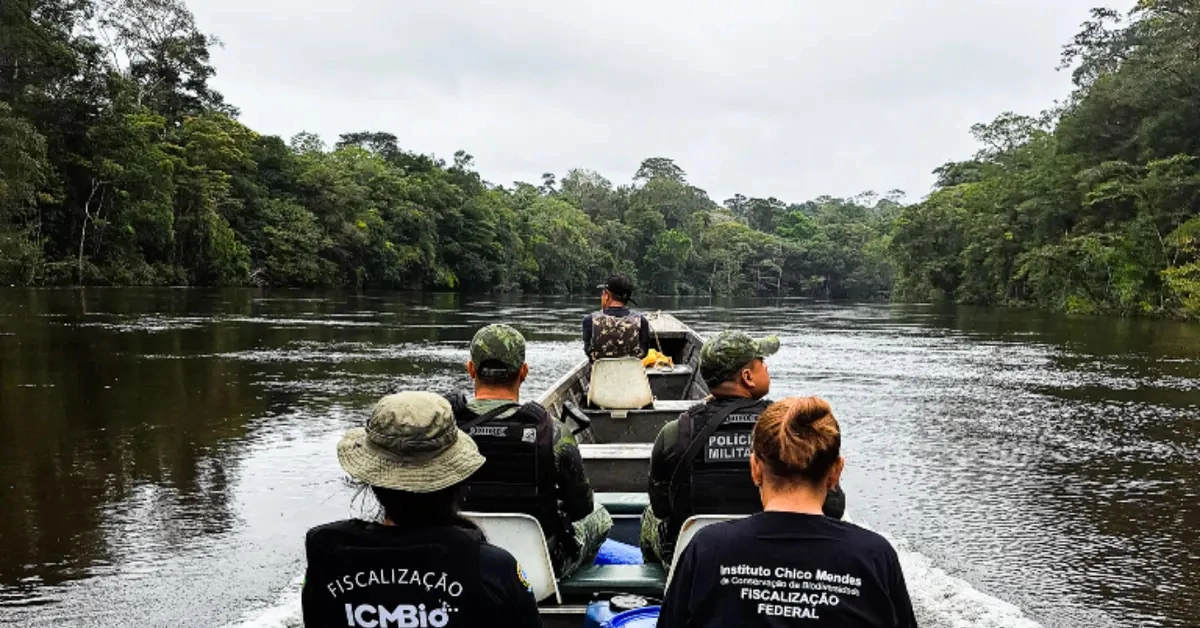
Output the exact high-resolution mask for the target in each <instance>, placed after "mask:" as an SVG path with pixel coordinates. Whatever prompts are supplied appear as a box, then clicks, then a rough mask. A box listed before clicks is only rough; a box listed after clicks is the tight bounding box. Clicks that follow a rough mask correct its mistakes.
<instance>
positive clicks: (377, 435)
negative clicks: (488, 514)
mask: <svg viewBox="0 0 1200 628" xmlns="http://www.w3.org/2000/svg"><path fill="white" fill-rule="evenodd" d="M337 453H338V462H339V463H341V465H342V469H344V470H345V471H346V473H348V474H349V475H350V477H352V478H354V479H356V480H358V481H359V482H363V483H366V484H369V485H371V486H378V487H381V488H390V489H396V490H400V491H410V492H413V493H432V492H435V491H440V490H442V489H444V488H449V487H451V486H454V485H455V484H458V483H460V482H462V481H463V480H466V479H467V478H469V477H471V474H473V473H475V472H476V471H478V470H479V467H482V466H483V463H484V458H483V456H482V455H480V453H479V448H478V447H476V446H475V441H473V440H471V437H470V436H467V435H466V433H464V432H463V431H462V430H460V429H458V424H457V423H455V421H454V412H453V411H452V410H451V409H450V402H448V401H446V399H445V398H443V397H442V396H441V395H436V394H434V393H429V392H415V391H413V392H402V393H397V394H394V395H388V396H386V397H384V398H383V399H380V400H379V402H378V403H376V404H375V408H374V409H373V410H372V411H371V417H370V418H369V419H367V424H366V426H365V427H356V428H354V429H352V430H350V431H348V432H346V435H345V436H343V437H342V440H341V441H340V442H339V443H338V446H337Z"/></svg>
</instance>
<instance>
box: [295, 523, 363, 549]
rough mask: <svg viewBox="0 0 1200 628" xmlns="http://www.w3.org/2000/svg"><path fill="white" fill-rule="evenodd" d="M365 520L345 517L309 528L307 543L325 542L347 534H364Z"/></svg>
mask: <svg viewBox="0 0 1200 628" xmlns="http://www.w3.org/2000/svg"><path fill="white" fill-rule="evenodd" d="M363 523H364V522H362V521H359V520H358V519H343V520H341V521H333V522H330V523H324V524H321V525H319V526H313V527H312V528H309V530H308V532H307V533H306V534H305V535H304V540H305V542H306V543H309V544H312V543H318V544H320V543H324V542H327V541H329V540H330V539H336V538H345V537H347V536H357V535H359V534H362V531H363V528H364V525H363Z"/></svg>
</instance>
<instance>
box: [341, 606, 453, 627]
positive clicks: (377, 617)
mask: <svg viewBox="0 0 1200 628" xmlns="http://www.w3.org/2000/svg"><path fill="white" fill-rule="evenodd" d="M454 610H457V609H452V608H449V607H447V606H445V605H442V606H441V607H440V608H435V609H433V610H430V611H427V610H426V609H425V605H424V604H418V605H416V606H413V605H412V604H398V605H396V607H395V608H392V609H388V607H386V606H383V605H378V606H376V605H371V604H359V605H358V606H354V605H352V604H347V605H346V625H347V626H351V627H352V628H445V626H447V625H449V624H450V613H451V612H453V611H454Z"/></svg>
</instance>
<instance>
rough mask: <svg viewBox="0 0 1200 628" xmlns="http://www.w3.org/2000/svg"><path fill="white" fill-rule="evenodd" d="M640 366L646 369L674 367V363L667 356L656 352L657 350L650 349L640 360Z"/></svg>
mask: <svg viewBox="0 0 1200 628" xmlns="http://www.w3.org/2000/svg"><path fill="white" fill-rule="evenodd" d="M642 366H644V367H646V368H650V367H660V366H666V367H670V368H674V367H675V361H674V360H672V359H671V356H669V355H663V354H661V353H659V352H658V349H651V350H650V351H649V352H648V353H646V357H644V358H642Z"/></svg>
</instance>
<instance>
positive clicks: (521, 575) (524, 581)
mask: <svg viewBox="0 0 1200 628" xmlns="http://www.w3.org/2000/svg"><path fill="white" fill-rule="evenodd" d="M517 580H520V581H521V586H523V587H525V590H527V591H529V592H530V593H533V585H532V584H529V577H528V576H526V575H525V570H524V569H521V563H517Z"/></svg>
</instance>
